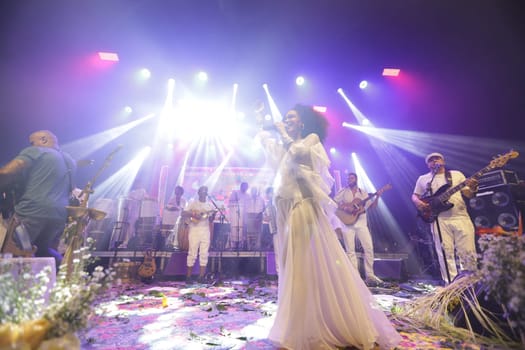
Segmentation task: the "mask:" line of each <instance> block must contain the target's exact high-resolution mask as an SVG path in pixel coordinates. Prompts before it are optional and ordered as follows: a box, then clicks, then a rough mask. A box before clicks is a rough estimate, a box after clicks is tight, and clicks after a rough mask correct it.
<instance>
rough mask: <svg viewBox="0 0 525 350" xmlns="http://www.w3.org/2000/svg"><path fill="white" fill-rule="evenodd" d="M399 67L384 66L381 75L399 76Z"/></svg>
mask: <svg viewBox="0 0 525 350" xmlns="http://www.w3.org/2000/svg"><path fill="white" fill-rule="evenodd" d="M399 72H400V69H397V68H384V69H383V76H384V77H397V76H399Z"/></svg>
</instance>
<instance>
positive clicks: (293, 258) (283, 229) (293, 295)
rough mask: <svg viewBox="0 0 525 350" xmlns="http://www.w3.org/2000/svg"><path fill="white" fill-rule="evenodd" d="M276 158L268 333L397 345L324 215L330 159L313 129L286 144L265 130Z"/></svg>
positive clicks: (279, 339)
mask: <svg viewBox="0 0 525 350" xmlns="http://www.w3.org/2000/svg"><path fill="white" fill-rule="evenodd" d="M263 145H264V146H265V149H266V150H267V151H268V152H269V153H268V154H269V155H272V156H277V158H280V162H279V163H280V165H279V167H278V170H279V171H278V178H277V179H276V183H275V188H276V196H275V203H276V207H277V217H278V227H279V230H278V235H280V237H279V239H280V240H281V242H282V244H281V249H280V252H278V253H277V255H278V256H279V259H280V270H279V290H278V308H277V314H276V317H275V322H274V324H273V327H272V328H271V330H270V333H269V336H268V338H269V340H270V341H271V342H272V343H273V344H274V345H276V346H278V347H283V348H286V349H294V350H299V349H315V350H317V349H335V348H336V347H345V346H355V347H358V348H360V349H371V348H373V347H374V343H377V344H379V345H380V347H381V348H382V349H390V348H393V347H395V346H396V345H397V344H398V343H399V342H400V341H401V336H400V335H399V334H398V333H397V332H396V330H395V329H394V327H393V326H392V325H391V323H390V321H389V320H388V318H387V317H386V315H385V314H384V313H383V311H382V310H380V307H379V306H378V305H377V303H376V301H375V299H374V297H373V295H372V294H371V293H370V291H369V290H368V288H367V287H366V285H365V284H364V283H363V281H362V279H361V276H360V275H359V272H358V271H357V270H356V268H355V267H354V266H353V265H352V264H351V263H350V260H348V257H347V255H346V254H345V252H344V250H343V248H342V246H341V244H340V242H339V241H338V239H337V235H336V233H335V232H334V230H333V229H332V227H331V225H330V222H329V219H328V218H329V215H327V214H328V213H330V212H331V211H333V210H335V203H334V202H333V201H332V199H331V198H330V197H329V196H328V194H329V192H330V188H331V186H332V184H333V179H332V177H331V175H330V173H329V172H328V166H329V164H330V161H329V159H328V156H327V154H326V152H325V150H324V148H323V146H322V144H321V143H320V141H319V138H318V136H317V135H315V134H310V135H308V136H307V137H306V138H305V139H302V140H299V141H295V142H294V143H293V144H292V145H291V147H290V148H289V150H288V151H287V152H286V151H285V150H284V149H283V148H282V146H280V145H279V144H277V143H275V142H273V140H271V139H268V138H267V137H266V139H265V138H264V136H263Z"/></svg>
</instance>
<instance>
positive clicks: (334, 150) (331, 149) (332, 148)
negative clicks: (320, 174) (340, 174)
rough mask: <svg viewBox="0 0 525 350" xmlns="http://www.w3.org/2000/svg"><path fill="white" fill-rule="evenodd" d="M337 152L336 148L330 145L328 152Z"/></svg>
mask: <svg viewBox="0 0 525 350" xmlns="http://www.w3.org/2000/svg"><path fill="white" fill-rule="evenodd" d="M336 153H337V150H336V149H335V147H330V154H332V155H334V154H336Z"/></svg>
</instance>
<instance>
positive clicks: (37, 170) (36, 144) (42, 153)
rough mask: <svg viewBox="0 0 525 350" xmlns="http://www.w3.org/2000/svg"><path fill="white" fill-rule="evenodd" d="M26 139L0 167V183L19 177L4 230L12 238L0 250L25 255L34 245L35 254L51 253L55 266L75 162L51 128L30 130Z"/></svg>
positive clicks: (44, 255)
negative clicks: (16, 195) (9, 217)
mask: <svg viewBox="0 0 525 350" xmlns="http://www.w3.org/2000/svg"><path fill="white" fill-rule="evenodd" d="M29 143H30V146H29V147H26V148H24V149H23V150H22V151H20V153H19V154H18V155H17V156H16V157H15V158H13V159H12V160H11V161H9V162H8V163H7V164H6V165H4V166H3V167H1V168H0V187H2V186H6V185H12V184H14V183H15V182H17V180H22V181H21V183H22V186H21V187H22V189H21V191H20V194H19V196H18V198H17V200H16V204H15V207H14V215H13V216H12V218H11V221H10V224H9V228H8V232H7V235H8V237H11V238H12V239H13V240H14V241H13V240H11V239H10V240H9V241H8V240H6V242H4V244H3V247H2V250H3V252H11V253H13V254H14V255H20V256H24V255H25V256H27V255H31V254H32V251H31V245H35V246H36V247H37V250H36V252H35V255H36V256H37V257H54V258H55V260H56V263H57V268H58V266H59V265H60V260H61V258H62V257H61V255H60V253H58V252H57V251H56V248H57V246H58V242H59V239H60V236H61V234H62V231H63V230H64V227H65V224H66V219H67V211H66V206H67V205H68V198H69V195H70V192H71V189H72V188H73V187H74V183H73V179H74V176H75V171H76V163H75V162H74V161H73V159H72V158H71V156H69V155H68V154H67V153H65V152H62V151H61V150H60V148H59V145H58V139H57V137H56V136H55V135H54V134H53V133H52V132H50V131H47V130H40V131H36V132H34V133H32V134H31V135H30V136H29ZM15 232H16V234H15ZM27 246H29V250H28V249H27ZM26 254H27V255H26Z"/></svg>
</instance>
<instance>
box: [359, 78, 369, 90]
mask: <svg viewBox="0 0 525 350" xmlns="http://www.w3.org/2000/svg"><path fill="white" fill-rule="evenodd" d="M367 86H368V81H366V80H363V81H361V82H360V83H359V88H360V89H361V90H364V89H366V87H367Z"/></svg>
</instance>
